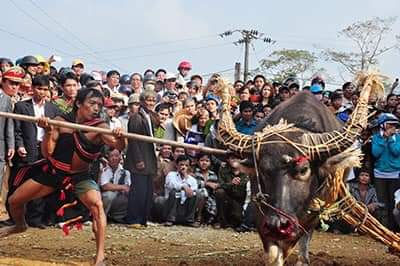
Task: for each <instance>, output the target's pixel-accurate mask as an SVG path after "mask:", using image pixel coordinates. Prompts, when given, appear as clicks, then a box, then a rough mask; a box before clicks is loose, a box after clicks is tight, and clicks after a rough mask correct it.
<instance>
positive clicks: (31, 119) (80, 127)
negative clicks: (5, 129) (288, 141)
mask: <svg viewBox="0 0 400 266" xmlns="http://www.w3.org/2000/svg"><path fill="white" fill-rule="evenodd" d="M0 117H6V118H12V119H16V120H22V121H26V122H32V123H37V121H38V119H39V118H37V117H34V116H29V115H21V114H14V113H6V112H0ZM49 125H52V126H55V127H64V128H70V129H76V130H82V131H86V132H96V133H101V134H107V135H113V132H112V130H111V129H108V128H99V127H92V126H86V125H81V124H76V123H71V122H66V121H58V120H52V119H49ZM122 136H123V137H125V138H128V139H134V140H137V141H143V142H150V143H157V144H167V145H171V146H177V147H183V148H187V149H193V150H197V151H201V152H204V153H210V154H217V155H225V154H228V151H226V150H221V149H215V148H210V147H205V146H199V145H193V144H188V143H182V142H178V141H173V140H167V139H158V138H153V137H149V136H145V135H140V134H135V133H128V132H123V133H122Z"/></svg>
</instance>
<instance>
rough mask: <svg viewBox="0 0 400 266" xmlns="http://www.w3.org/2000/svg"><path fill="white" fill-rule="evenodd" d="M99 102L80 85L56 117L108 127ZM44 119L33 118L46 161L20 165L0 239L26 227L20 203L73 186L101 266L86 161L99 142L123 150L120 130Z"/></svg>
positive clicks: (99, 207)
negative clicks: (60, 125)
mask: <svg viewBox="0 0 400 266" xmlns="http://www.w3.org/2000/svg"><path fill="white" fill-rule="evenodd" d="M103 100H104V99H103V95H102V94H101V92H99V91H98V90H96V89H83V90H81V91H79V94H78V95H77V97H76V100H75V102H74V108H73V110H72V111H71V112H70V113H68V114H66V115H61V116H57V117H56V118H55V119H56V120H59V121H67V122H73V123H77V124H84V125H89V126H96V127H100V128H105V129H107V128H108V126H107V124H106V123H105V122H104V121H102V120H101V119H99V115H100V111H101V109H102V107H103ZM48 121H49V120H48V118H44V117H43V118H40V119H39V121H38V124H39V126H40V127H42V128H43V129H44V130H45V134H44V138H43V141H42V145H41V148H42V154H43V157H44V158H45V159H46V160H40V161H37V162H36V163H35V164H34V165H31V166H28V167H26V168H23V169H22V170H24V172H23V173H21V178H22V179H24V178H25V179H27V181H25V183H24V184H22V185H21V186H20V187H19V188H18V189H17V190H16V191H15V192H14V193H13V195H12V196H11V197H10V199H9V203H10V212H11V217H12V218H13V219H14V221H15V225H14V226H9V227H3V228H1V229H0V237H4V236H7V235H10V234H16V233H21V232H24V231H26V229H27V224H26V221H25V205H26V203H28V202H29V201H31V200H32V199H37V198H42V197H45V196H47V195H49V194H51V193H53V192H55V191H61V192H64V191H65V190H72V191H73V192H74V193H75V194H76V196H77V197H78V198H79V200H80V201H81V202H82V203H83V204H84V205H85V206H86V207H87V208H88V209H89V210H90V212H91V214H92V217H93V225H92V227H93V232H94V234H95V238H96V249H97V250H96V251H97V252H96V258H95V265H104V258H105V253H104V241H105V231H106V225H107V221H106V216H105V214H104V209H103V203H102V200H101V194H100V188H99V185H98V184H97V183H96V181H95V180H93V179H92V176H91V175H90V173H89V164H90V162H91V161H92V160H95V159H97V158H98V157H99V156H100V150H101V149H102V147H103V146H104V145H109V146H111V147H113V148H116V149H118V150H123V149H124V147H125V139H124V138H123V137H122V129H121V128H117V129H114V130H113V133H114V134H113V135H105V134H100V133H96V132H82V131H76V130H73V129H69V128H57V127H54V126H51V125H49V123H48ZM66 145H68V148H66ZM61 195H62V193H61V194H60V196H61ZM71 204H73V203H71ZM66 205H68V204H66ZM64 208H66V206H63V207H61V208H60V209H59V210H58V211H57V213H58V214H59V213H60V212H62V213H63V211H64ZM62 213H60V214H59V215H62ZM80 219H82V217H77V218H76V219H72V220H70V221H67V222H65V224H64V226H63V230H64V232H68V230H69V228H70V226H73V225H74V224H75V223H76V222H77V221H79V220H80Z"/></svg>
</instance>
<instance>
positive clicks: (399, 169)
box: [372, 113, 400, 229]
mask: <svg viewBox="0 0 400 266" xmlns="http://www.w3.org/2000/svg"><path fill="white" fill-rule="evenodd" d="M378 124H379V127H380V130H379V131H378V132H376V133H375V134H374V135H373V136H372V156H373V157H374V158H375V165H374V176H375V188H376V191H377V195H378V201H379V202H381V203H383V204H384V205H385V206H384V209H383V213H382V222H383V224H384V225H385V226H387V227H388V228H390V229H393V228H394V227H395V221H394V217H393V214H392V210H393V208H394V192H395V191H396V190H397V189H398V188H399V187H400V182H399V174H400V135H399V134H398V133H397V130H396V129H397V127H398V125H399V119H398V118H397V117H396V116H395V115H393V114H391V113H382V114H381V115H380V116H379V117H378Z"/></svg>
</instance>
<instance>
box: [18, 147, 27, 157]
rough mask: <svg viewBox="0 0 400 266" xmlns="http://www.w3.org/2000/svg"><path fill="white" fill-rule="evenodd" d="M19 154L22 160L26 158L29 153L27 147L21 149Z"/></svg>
mask: <svg viewBox="0 0 400 266" xmlns="http://www.w3.org/2000/svg"><path fill="white" fill-rule="evenodd" d="M17 153H18V155H19V157H21V158H24V157H26V155H27V154H28V152H27V151H26V150H25V147H19V148H18V150H17Z"/></svg>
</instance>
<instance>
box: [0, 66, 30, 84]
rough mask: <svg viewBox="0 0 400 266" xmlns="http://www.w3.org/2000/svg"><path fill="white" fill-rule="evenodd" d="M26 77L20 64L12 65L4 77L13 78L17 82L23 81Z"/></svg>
mask: <svg viewBox="0 0 400 266" xmlns="http://www.w3.org/2000/svg"><path fill="white" fill-rule="evenodd" d="M24 77H25V71H24V70H23V69H22V68H21V67H18V66H15V67H10V68H9V69H7V70H6V72H4V73H3V79H8V80H12V81H15V82H22V81H23V80H24Z"/></svg>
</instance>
